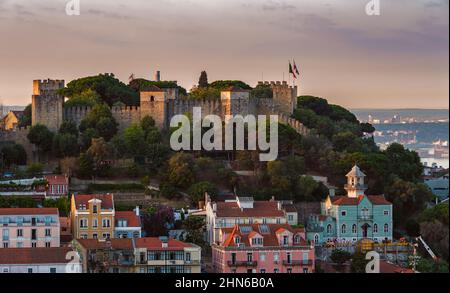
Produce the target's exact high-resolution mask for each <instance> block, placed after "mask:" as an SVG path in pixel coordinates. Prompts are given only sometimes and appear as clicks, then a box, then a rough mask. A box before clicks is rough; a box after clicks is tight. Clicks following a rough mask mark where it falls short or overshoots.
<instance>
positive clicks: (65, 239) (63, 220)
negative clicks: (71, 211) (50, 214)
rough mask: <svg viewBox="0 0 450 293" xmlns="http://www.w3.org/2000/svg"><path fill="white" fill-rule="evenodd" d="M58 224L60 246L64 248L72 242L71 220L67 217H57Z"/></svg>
mask: <svg viewBox="0 0 450 293" xmlns="http://www.w3.org/2000/svg"><path fill="white" fill-rule="evenodd" d="M59 224H60V228H61V233H60V240H61V246H65V245H68V244H70V242H72V239H73V238H72V228H71V224H72V223H71V220H70V218H69V217H59Z"/></svg>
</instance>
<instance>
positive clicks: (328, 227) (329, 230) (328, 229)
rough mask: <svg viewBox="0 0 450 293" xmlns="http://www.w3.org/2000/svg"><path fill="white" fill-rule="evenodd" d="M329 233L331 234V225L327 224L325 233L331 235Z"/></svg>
mask: <svg viewBox="0 0 450 293" xmlns="http://www.w3.org/2000/svg"><path fill="white" fill-rule="evenodd" d="M331 232H332V227H331V224H328V225H327V233H328V234H331Z"/></svg>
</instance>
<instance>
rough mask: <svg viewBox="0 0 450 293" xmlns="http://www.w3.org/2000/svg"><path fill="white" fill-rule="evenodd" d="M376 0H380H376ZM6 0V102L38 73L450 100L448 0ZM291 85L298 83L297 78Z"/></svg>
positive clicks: (349, 101)
mask: <svg viewBox="0 0 450 293" xmlns="http://www.w3.org/2000/svg"><path fill="white" fill-rule="evenodd" d="M372 1H377V0H372ZM378 1H379V3H380V15H372V16H369V15H367V14H366V9H365V8H366V5H367V3H368V2H369V0H226V1H225V0H220V1H219V0H122V1H119V0H103V1H101V0H80V4H81V5H80V8H81V10H80V15H79V16H69V15H67V14H66V12H65V10H66V3H67V2H69V0H0V101H1V102H2V103H3V104H5V105H26V104H28V103H30V102H31V94H32V80H33V79H46V78H53V79H65V80H66V82H69V81H70V80H73V79H76V78H79V77H84V76H90V75H96V74H98V73H105V72H112V73H114V74H115V75H116V77H118V78H119V79H121V80H122V81H124V82H128V77H129V76H130V74H131V73H133V74H134V75H135V76H136V77H143V78H147V79H152V78H153V76H154V71H155V70H160V71H161V75H162V79H165V80H177V81H178V83H179V84H180V85H182V86H183V87H185V88H187V89H188V90H189V89H190V88H191V87H192V86H193V85H194V84H196V83H197V82H198V77H199V75H200V72H201V71H202V70H206V71H207V73H208V77H209V80H210V81H213V80H218V79H239V80H243V81H245V82H247V83H248V84H250V85H252V86H254V85H255V84H256V83H257V81H259V80H262V79H264V80H266V81H272V80H274V81H275V80H283V77H284V79H285V80H288V81H289V79H288V75H289V74H288V61H289V60H292V59H295V61H296V63H297V66H298V67H299V70H300V77H299V79H297V80H296V83H297V85H298V86H299V94H301V95H315V96H320V97H323V98H326V99H328V101H329V102H330V103H334V104H339V105H342V106H344V107H348V108H448V107H449V100H448V96H449V67H448V66H449V65H448V64H449V15H448V13H449V12H448V10H449V7H448V6H449V1H448V0H378ZM291 82H292V80H291Z"/></svg>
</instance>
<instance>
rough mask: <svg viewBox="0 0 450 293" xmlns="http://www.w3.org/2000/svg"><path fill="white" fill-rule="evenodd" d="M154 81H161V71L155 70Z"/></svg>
mask: <svg viewBox="0 0 450 293" xmlns="http://www.w3.org/2000/svg"><path fill="white" fill-rule="evenodd" d="M155 81H161V71H159V70H157V71H156V72H155Z"/></svg>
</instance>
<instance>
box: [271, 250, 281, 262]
mask: <svg viewBox="0 0 450 293" xmlns="http://www.w3.org/2000/svg"><path fill="white" fill-rule="evenodd" d="M279 260H280V254H279V253H278V252H274V253H273V261H274V262H278V261H279Z"/></svg>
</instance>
